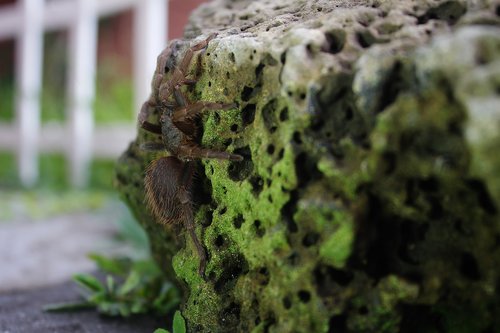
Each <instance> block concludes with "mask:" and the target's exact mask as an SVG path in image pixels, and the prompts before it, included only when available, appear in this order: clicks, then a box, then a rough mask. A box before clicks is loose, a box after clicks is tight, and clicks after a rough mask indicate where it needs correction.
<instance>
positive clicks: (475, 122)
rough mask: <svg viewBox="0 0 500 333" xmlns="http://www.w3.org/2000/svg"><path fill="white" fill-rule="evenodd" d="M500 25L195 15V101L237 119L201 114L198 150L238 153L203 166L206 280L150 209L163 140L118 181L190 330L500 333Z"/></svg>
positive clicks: (221, 8) (423, 2)
mask: <svg viewBox="0 0 500 333" xmlns="http://www.w3.org/2000/svg"><path fill="white" fill-rule="evenodd" d="M499 16H500V4H499V3H498V2H495V1H473V0H470V1H465V0H463V1H460V0H450V1H443V0H419V1H411V0H406V1H396V0H391V1H376V0H373V1H369V0H363V1H332V0H329V1H328V0H324V1H321V0H314V1H303V0H295V1H289V0H287V1H285V0H274V1H269V0H268V1H265V0H262V1H249V0H247V1H244V0H239V1H238V0H236V1H230V0H216V1H213V2H212V3H210V4H207V5H204V6H202V7H200V8H199V9H198V10H197V11H196V12H195V13H194V15H193V16H192V17H191V22H190V24H189V25H188V27H187V28H186V34H185V36H186V39H187V41H184V42H180V44H179V42H178V44H177V45H178V46H180V47H181V48H183V49H186V48H187V47H188V46H189V45H190V43H193V41H192V39H195V38H196V40H197V41H198V40H201V38H202V37H198V36H200V35H203V36H207V35H208V34H210V33H212V32H218V36H217V38H216V39H214V40H213V41H211V42H210V44H209V46H208V49H207V50H206V52H205V53H202V54H200V55H199V59H200V63H201V70H199V72H200V73H199V76H198V81H197V83H196V84H195V85H194V87H193V88H191V89H187V90H186V94H187V96H188V97H189V98H190V100H202V101H210V102H222V103H236V105H237V107H236V108H235V109H232V110H227V111H216V112H214V111H211V112H206V113H204V115H203V117H202V119H201V121H200V123H202V125H203V126H202V128H203V133H202V135H201V136H200V143H201V145H203V146H204V147H211V148H214V149H217V150H228V151H230V152H235V153H239V154H241V155H243V156H244V157H245V159H244V161H243V162H227V161H216V160H204V161H202V162H200V163H199V171H198V180H197V183H196V184H195V187H194V189H193V196H194V202H195V204H196V223H197V226H198V227H197V233H198V235H199V237H200V239H201V240H202V243H203V244H204V246H205V247H206V249H207V250H208V253H209V262H208V265H207V276H208V279H207V281H204V280H203V279H202V278H201V277H200V276H199V275H198V273H197V267H198V262H199V259H198V257H197V255H196V251H195V248H194V246H193V244H192V242H191V240H190V239H189V237H187V235H186V236H176V235H177V234H178V232H177V230H175V229H176V228H165V227H164V226H161V225H159V224H157V223H155V221H154V220H153V219H152V217H151V215H150V214H149V212H148V211H147V209H146V206H145V204H144V189H143V176H144V170H145V168H146V167H147V165H148V164H149V163H150V161H151V160H152V159H153V158H154V157H155V156H154V155H152V154H151V153H146V152H143V151H141V150H140V149H139V148H138V147H139V144H140V143H142V142H145V141H148V140H151V138H154V136H152V135H151V134H148V133H146V132H145V131H142V130H140V131H139V134H138V137H137V140H136V141H135V142H133V143H132V144H131V146H130V147H129V149H128V150H127V151H126V152H125V153H124V154H123V156H122V157H121V159H120V162H119V164H118V168H117V184H118V187H119V188H120V191H121V192H122V193H123V195H124V197H125V199H126V201H127V202H128V203H129V205H130V206H131V207H132V209H133V211H134V212H135V214H136V216H137V217H138V219H139V220H140V222H141V223H142V225H143V226H144V228H145V229H146V230H147V231H148V234H149V235H150V238H151V242H152V246H153V252H154V253H155V256H156V258H157V259H158V261H159V262H160V263H161V264H162V266H163V267H164V269H165V271H166V272H167V274H169V275H170V277H175V278H177V279H178V281H180V282H179V283H180V285H182V286H183V287H184V289H185V291H186V292H185V302H184V305H183V315H184V317H185V318H186V319H187V322H188V327H189V329H190V331H191V332H450V333H451V332H484V333H486V332H500V319H499V317H498V315H497V314H498V313H500V301H499V299H500V269H499V268H498V266H499V263H500V219H499V216H498V214H499V212H498V209H499V208H500V172H499V171H500V158H499V157H498V155H497V154H495V153H494V152H495V148H496V147H498V144H499V143H500V142H499V141H500V134H499V133H500V121H499V119H500V94H499V87H500V17H499ZM181 51H182V50H181ZM181 56H182V52H173V53H172V57H173V59H171V60H170V61H173V62H175V61H178V60H179V59H180V57H181ZM195 63H196V62H193V65H192V67H191V70H192V71H193V72H196V71H197V69H196V64H195ZM165 75H169V74H168V73H167V74H165Z"/></svg>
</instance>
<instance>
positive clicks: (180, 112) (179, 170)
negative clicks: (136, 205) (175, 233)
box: [139, 34, 243, 277]
mask: <svg viewBox="0 0 500 333" xmlns="http://www.w3.org/2000/svg"><path fill="white" fill-rule="evenodd" d="M215 36H216V35H215V34H211V35H210V36H209V37H208V38H207V39H205V40H203V41H201V42H199V43H197V44H195V45H194V46H191V47H190V48H188V50H187V51H186V53H185V54H184V56H183V58H182V60H181V62H180V64H179V66H177V67H175V66H174V65H173V63H172V59H173V58H174V57H175V51H174V47H175V42H174V43H172V44H171V46H170V47H167V48H166V49H165V50H164V51H163V52H162V53H161V54H160V55H159V57H158V62H157V68H156V71H155V74H154V76H153V81H152V90H153V91H152V93H151V96H150V97H149V99H148V100H147V101H146V102H145V103H144V104H143V106H142V108H141V111H140V113H139V124H140V126H141V127H142V128H143V129H145V130H147V131H149V132H152V133H155V134H160V135H161V141H162V142H161V143H159V142H146V143H144V144H142V145H141V148H142V149H143V150H146V151H167V152H168V153H169V154H170V156H166V157H160V158H158V159H156V160H154V161H153V162H152V163H151V164H150V166H149V167H148V168H147V170H146V176H145V179H144V185H145V190H146V202H147V205H148V207H149V208H150V210H151V212H152V213H153V215H154V216H155V217H156V218H157V219H158V221H159V222H160V223H162V224H165V225H169V224H175V223H182V222H183V223H184V226H185V228H186V229H187V230H188V232H189V234H190V236H191V239H192V240H193V243H194V245H195V247H196V251H197V252H198V255H199V257H200V266H199V270H198V272H199V274H200V275H201V276H202V277H204V275H205V266H206V261H207V256H206V252H205V249H204V247H203V245H202V244H201V242H200V240H199V239H198V238H197V236H196V233H195V224H194V216H193V203H192V199H191V192H190V191H191V188H192V183H193V175H194V160H196V159H201V158H215V159H222V160H231V161H241V160H242V159H243V157H242V156H240V155H236V154H231V153H228V152H224V151H216V150H211V149H207V148H202V147H200V146H199V145H198V144H197V143H196V141H195V137H196V130H197V126H196V121H195V120H196V117H197V116H199V115H200V114H201V112H203V111H207V110H226V109H230V108H232V107H234V105H233V104H221V103H212V102H203V101H199V102H194V103H188V101H187V99H186V97H185V96H184V95H183V93H182V91H181V86H182V85H184V84H194V83H195V82H196V80H193V79H188V78H187V71H188V68H189V66H190V64H191V60H192V58H193V56H194V52H195V51H199V50H202V49H204V48H206V47H207V45H208V43H209V42H210V40H212V39H213V38H214V37H215ZM167 73H170V76H168V75H166V74H167ZM152 110H156V111H159V114H160V116H159V119H158V120H157V121H158V122H159V124H155V123H151V122H149V121H148V118H149V116H150V114H151V113H152Z"/></svg>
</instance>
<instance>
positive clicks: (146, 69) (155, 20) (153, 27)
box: [133, 0, 168, 114]
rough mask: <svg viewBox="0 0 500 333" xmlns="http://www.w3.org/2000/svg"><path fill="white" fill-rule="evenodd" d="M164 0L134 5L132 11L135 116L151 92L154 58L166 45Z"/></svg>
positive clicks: (154, 65)
mask: <svg viewBox="0 0 500 333" xmlns="http://www.w3.org/2000/svg"><path fill="white" fill-rule="evenodd" d="M167 27H168V0H143V1H139V2H137V5H136V8H135V12H134V44H133V45H134V85H135V87H134V88H135V89H134V91H135V96H134V106H135V112H136V114H137V113H139V110H140V108H141V105H142V103H143V102H144V101H145V100H146V99H147V98H148V97H149V94H150V92H151V79H152V77H153V72H154V70H155V68H156V58H157V56H158V55H159V54H160V52H161V51H162V50H163V49H164V48H165V47H166V45H167Z"/></svg>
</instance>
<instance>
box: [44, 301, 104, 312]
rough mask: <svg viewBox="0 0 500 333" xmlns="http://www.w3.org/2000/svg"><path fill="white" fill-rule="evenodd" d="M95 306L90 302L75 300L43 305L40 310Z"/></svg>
mask: <svg viewBox="0 0 500 333" xmlns="http://www.w3.org/2000/svg"><path fill="white" fill-rule="evenodd" d="M93 307H95V305H94V304H92V303H91V302H87V301H83V302H75V303H54V304H47V305H45V306H43V308H42V310H43V311H47V312H69V311H80V310H85V309H91V308H93Z"/></svg>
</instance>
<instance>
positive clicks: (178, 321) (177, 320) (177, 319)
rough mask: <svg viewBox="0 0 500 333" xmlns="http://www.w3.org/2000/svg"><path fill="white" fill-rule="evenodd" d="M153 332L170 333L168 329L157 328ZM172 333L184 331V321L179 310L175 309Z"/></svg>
mask: <svg viewBox="0 0 500 333" xmlns="http://www.w3.org/2000/svg"><path fill="white" fill-rule="evenodd" d="M154 333H170V331H168V330H166V329H163V328H158V329H156V330H155V331H154ZM172 333H186V321H185V320H184V317H182V314H181V312H180V311H179V310H177V311H175V315H174V324H173V328H172Z"/></svg>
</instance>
